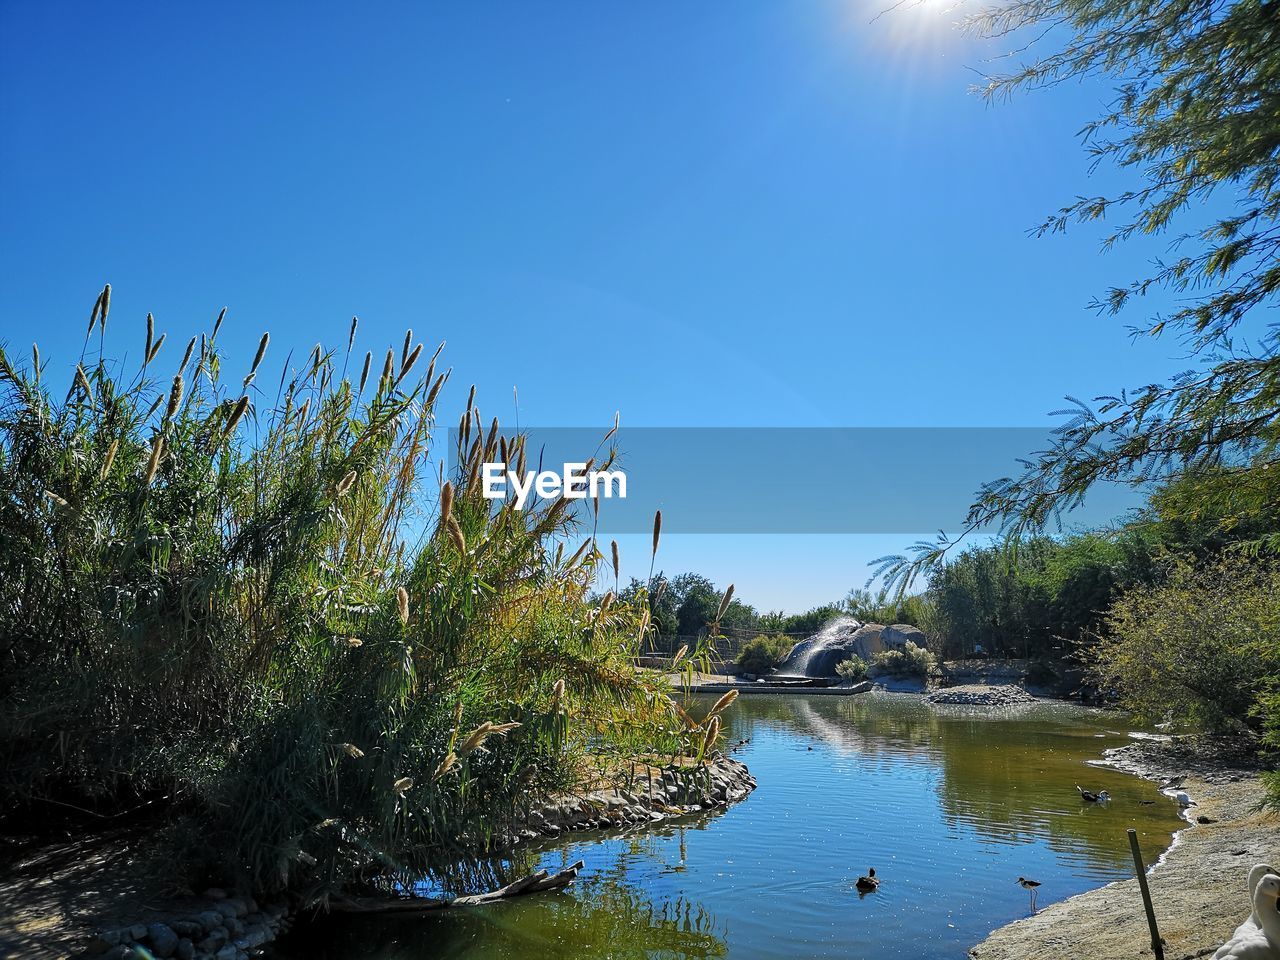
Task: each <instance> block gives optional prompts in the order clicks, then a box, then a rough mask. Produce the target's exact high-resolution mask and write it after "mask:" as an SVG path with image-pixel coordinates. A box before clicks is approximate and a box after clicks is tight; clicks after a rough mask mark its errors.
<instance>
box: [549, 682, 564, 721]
mask: <svg viewBox="0 0 1280 960" xmlns="http://www.w3.org/2000/svg"><path fill="white" fill-rule="evenodd" d="M563 705H564V678H563V677H561V678H560V679H559V680H557V681H556V682H555V684H554V685H553V686H552V687H551V711H550V712H551V713H559V712H560V708H561V707H562V706H563Z"/></svg>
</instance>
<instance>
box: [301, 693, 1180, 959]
mask: <svg viewBox="0 0 1280 960" xmlns="http://www.w3.org/2000/svg"><path fill="white" fill-rule="evenodd" d="M731 714H732V723H731V729H730V731H729V736H730V742H733V741H737V740H739V739H743V738H746V739H748V740H749V742H748V743H747V744H746V745H745V746H743V747H742V748H741V749H739V750H738V751H737V752H736V753H735V756H737V757H739V758H740V759H742V760H744V761H746V763H747V764H748V765H749V766H750V767H751V770H752V772H753V773H754V774H755V776H756V778H757V780H758V781H759V784H760V786H759V789H757V790H756V791H755V793H753V794H752V795H751V797H750V798H749V799H747V800H746V801H744V802H742V803H739V804H736V805H734V806H732V807H730V808H729V809H727V810H723V811H718V812H716V813H714V814H704V815H699V816H696V817H689V818H686V819H684V820H681V821H678V822H676V823H671V824H665V825H659V826H657V827H654V828H648V829H645V830H643V831H640V832H636V833H630V834H626V835H614V836H608V837H606V838H604V839H601V835H598V834H595V835H592V834H579V835H576V836H572V835H571V836H569V837H567V838H563V839H561V840H559V841H557V842H555V843H552V844H548V845H547V846H546V847H544V848H540V856H541V861H542V865H543V866H546V867H548V868H554V867H558V866H564V865H567V864H569V863H572V862H573V861H574V860H577V859H582V860H585V861H586V869H585V870H584V871H583V873H582V876H581V878H580V879H579V881H578V882H576V883H575V884H574V885H573V886H572V887H570V888H569V889H568V890H567V891H565V892H563V893H556V894H546V895H541V896H533V897H528V898H524V899H519V900H513V901H510V902H507V903H500V904H495V905H492V906H487V907H483V908H476V909H471V910H456V911H449V912H446V913H442V914H438V915H432V916H428V917H425V918H416V919H396V920H387V919H377V920H360V921H351V920H346V919H344V920H336V919H335V920H331V921H328V922H324V923H320V924H316V925H313V926H310V927H308V928H306V929H304V930H301V931H299V932H298V933H296V934H295V935H293V936H292V937H291V939H290V941H289V942H287V943H284V944H282V945H281V949H280V953H281V955H282V956H284V957H286V958H288V960H300V958H302V957H317V958H322V960H337V958H344V960H345V958H364V960H374V958H378V960H393V958H394V960H427V958H436V957H459V958H463V957H465V958H517V960H544V958H546V960H551V958H557V960H558V958H563V957H733V958H735V960H736V958H766V957H767V958H774V957H776V958H787V960H794V958H807V957H814V958H820V957H821V958H825V957H842V958H888V957H901V958H911V960H931V958H943V957H946V958H955V960H960V958H963V957H964V956H965V952H966V950H967V949H968V948H969V947H970V946H972V945H973V944H975V943H977V942H978V941H979V940H981V939H982V938H983V937H984V936H985V935H986V933H987V932H988V931H990V930H991V929H993V928H994V927H997V926H1000V925H1001V924H1004V923H1007V922H1008V921H1010V920H1014V919H1017V918H1019V917H1022V916H1025V915H1026V914H1027V912H1028V909H1027V908H1028V901H1027V894H1026V892H1025V891H1024V890H1022V888H1021V887H1019V886H1018V885H1017V882H1016V881H1017V878H1018V877H1019V876H1020V875H1022V876H1027V877H1032V878H1034V879H1037V880H1039V881H1041V882H1042V884H1043V886H1042V887H1041V888H1040V898H1039V905H1040V907H1044V906H1046V905H1047V904H1049V903H1051V902H1053V901H1054V900H1060V899H1063V898H1065V897H1069V896H1071V895H1073V894H1076V893H1079V892H1081V891H1084V890H1087V889H1090V888H1093V887H1097V886H1101V885H1102V884H1104V883H1107V882H1109V881H1111V880H1116V879H1120V878H1123V877H1127V876H1131V875H1132V871H1133V866H1132V860H1131V859H1130V855H1129V851H1128V845H1127V841H1126V837H1125V829H1126V828H1127V827H1135V828H1136V829H1137V830H1138V834H1139V836H1140V838H1141V840H1142V846H1143V852H1144V855H1145V856H1146V858H1147V860H1148V862H1150V861H1152V860H1154V859H1155V858H1156V857H1157V856H1159V854H1160V853H1161V852H1163V851H1164V849H1165V848H1166V847H1167V846H1168V844H1169V842H1170V838H1171V835H1172V833H1173V831H1175V830H1177V829H1178V827H1179V823H1180V821H1179V819H1178V816H1177V809H1176V807H1175V805H1174V804H1173V802H1172V801H1170V800H1168V799H1166V798H1165V797H1163V796H1162V795H1160V794H1159V793H1158V792H1157V791H1156V789H1155V788H1154V786H1153V785H1152V784H1150V783H1147V782H1145V781H1142V780H1138V779H1136V778H1132V777H1128V776H1125V775H1123V774H1120V773H1117V772H1114V771H1111V770H1106V769H1099V768H1096V767H1090V766H1087V765H1086V761H1088V760H1095V759H1097V758H1098V757H1099V756H1100V755H1101V752H1102V750H1103V749H1105V748H1106V747H1110V746H1115V745H1118V744H1120V743H1123V742H1124V741H1125V739H1126V737H1127V733H1128V728H1126V727H1123V726H1117V725H1116V724H1117V723H1120V721H1119V720H1118V719H1117V718H1116V717H1115V715H1114V714H1107V713H1101V712H1097V711H1092V710H1088V709H1085V708H1082V707H1076V706H1070V705H1064V704H1034V705H1030V706H1024V707H1015V708H1008V709H1006V710H1004V711H1001V712H996V713H990V712H983V711H981V710H975V709H970V708H963V707H930V706H928V705H926V704H924V703H922V702H921V701H920V700H919V698H918V697H912V696H909V695H902V694H881V693H874V694H867V695H862V696H855V697H824V696H803V695H799V696H785V697H781V696H778V697H775V696H752V697H742V698H740V699H739V700H738V702H737V703H736V704H735V705H734V707H733V708H732V710H731ZM1076 783H1081V784H1083V785H1085V786H1086V787H1090V788H1093V789H1098V790H1102V789H1105V790H1108V791H1109V792H1110V793H1111V795H1112V797H1113V798H1114V799H1113V800H1112V802H1111V803H1110V804H1109V805H1107V806H1105V807H1098V806H1095V805H1093V804H1086V803H1083V802H1082V801H1081V799H1080V797H1079V795H1078V794H1077V793H1076V789H1075V784H1076ZM1142 801H1148V802H1147V803H1143V802H1142ZM1150 801H1154V802H1150ZM871 866H874V867H875V868H876V872H877V874H878V875H879V876H880V877H881V878H882V882H881V886H880V889H879V890H878V891H876V892H875V893H872V894H869V895H866V896H859V894H858V892H857V890H855V889H854V881H855V880H856V879H857V878H858V876H859V875H860V874H862V873H865V872H866V869H867V867H871Z"/></svg>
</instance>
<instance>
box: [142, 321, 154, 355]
mask: <svg viewBox="0 0 1280 960" xmlns="http://www.w3.org/2000/svg"><path fill="white" fill-rule="evenodd" d="M155 333H156V318H155V317H153V316H152V315H151V314H149V313H148V314H147V345H146V346H145V347H144V348H143V350H142V358H143V364H144V365H145V363H146V361H147V358H149V357H150V356H151V344H152V343H154V342H155Z"/></svg>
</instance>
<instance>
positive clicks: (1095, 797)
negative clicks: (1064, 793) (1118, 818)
mask: <svg viewBox="0 0 1280 960" xmlns="http://www.w3.org/2000/svg"><path fill="white" fill-rule="evenodd" d="M1076 789H1077V790H1079V791H1080V796H1081V797H1083V798H1084V799H1085V801H1087V802H1088V803H1106V802H1107V801H1108V800H1110V799H1111V794H1109V793H1107V791H1105V790H1099V791H1098V792H1097V793H1094V792H1093V791H1092V790H1086V789H1085V788H1084V787H1082V786H1080V784H1078V783H1077V784H1076Z"/></svg>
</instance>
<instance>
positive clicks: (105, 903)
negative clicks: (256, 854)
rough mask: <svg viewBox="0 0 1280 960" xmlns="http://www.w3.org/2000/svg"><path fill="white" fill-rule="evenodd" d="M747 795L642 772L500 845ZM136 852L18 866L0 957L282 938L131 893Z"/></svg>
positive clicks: (564, 801) (108, 848) (219, 951)
mask: <svg viewBox="0 0 1280 960" xmlns="http://www.w3.org/2000/svg"><path fill="white" fill-rule="evenodd" d="M755 787H756V781H755V778H754V777H752V775H751V772H750V771H749V770H748V769H747V767H746V765H745V764H743V763H741V762H739V761H737V760H734V759H732V758H730V757H727V756H724V755H722V754H720V753H716V754H714V755H713V756H712V758H711V760H710V761H709V762H708V763H705V764H693V763H684V764H669V765H666V766H661V767H657V766H648V767H645V768H644V769H643V771H642V772H641V773H639V774H635V775H632V776H630V777H628V778H626V780H625V781H624V782H623V783H622V784H621V785H617V786H607V785H603V784H602V785H599V786H598V787H597V788H596V789H592V790H589V791H586V792H583V793H581V794H575V795H570V796H560V797H555V798H552V799H550V800H547V801H545V802H543V803H540V804H537V805H536V806H534V807H533V808H532V809H531V810H530V811H529V812H528V813H527V814H526V815H525V816H524V818H523V822H522V823H521V825H520V826H518V827H517V828H516V829H514V830H513V831H512V832H511V833H510V834H509V835H508V836H507V837H506V838H505V841H506V844H507V845H508V846H515V845H517V844H521V843H526V842H532V841H535V840H538V841H540V840H545V839H549V838H554V837H558V836H561V835H563V834H566V833H573V832H578V831H588V830H616V829H619V828H622V829H636V830H640V829H643V828H644V827H645V826H648V825H649V824H652V823H655V822H659V821H662V820H667V819H671V818H675V817H681V816H686V815H689V814H694V813H698V812H701V811H705V810H713V809H717V808H723V807H727V806H728V805H729V804H731V803H735V802H737V801H739V800H742V799H744V798H745V797H746V796H747V795H748V794H750V793H751V791H752V790H754V789H755ZM136 846H137V845H136V844H135V843H134V842H133V839H132V838H128V837H125V836H123V835H122V836H120V837H119V838H115V839H111V838H103V839H102V840H101V842H100V843H98V844H96V845H94V847H93V852H92V853H89V852H88V851H89V849H90V846H89V845H87V844H86V845H76V846H75V847H74V848H70V847H68V848H66V849H63V848H49V849H48V850H46V851H40V852H38V853H36V854H35V855H33V856H31V857H30V858H28V859H27V860H26V861H25V862H23V863H19V864H17V865H16V869H15V870H14V871H13V875H12V876H10V877H8V878H5V879H4V881H3V882H0V955H4V956H22V957H24V960H45V958H48V960H63V958H69V957H93V958H97V960H125V958H137V960H141V958H143V957H156V958H161V960H167V958H179V960H248V958H249V957H251V956H253V955H255V954H257V953H260V952H261V949H262V947H263V946H265V945H266V944H267V943H269V942H271V941H272V940H273V939H275V938H276V937H277V936H278V935H280V934H281V933H282V932H284V931H285V930H287V929H288V927H289V925H290V922H291V919H290V912H289V909H288V908H287V907H286V905H285V904H284V903H276V904H267V905H262V904H258V903H256V902H255V901H254V900H253V899H252V898H251V897H248V896H244V895H237V894H235V893H228V892H226V891H223V890H218V889H212V890H207V891H205V892H204V894H202V895H200V896H191V895H189V894H186V895H180V896H175V895H173V894H172V893H169V894H168V895H165V893H164V892H163V887H164V885H163V884H160V885H158V887H157V885H153V886H152V887H151V888H150V889H139V888H138V881H139V877H146V876H147V873H148V867H147V866H146V864H147V862H148V861H147V860H146V858H145V856H144V855H143V854H141V853H140V851H138V850H137V849H136ZM170 889H171V887H170ZM65 890H74V896H73V897H68V896H66V895H65V894H63V893H62V892H61V891H65ZM69 901H70V902H69ZM144 951H145V952H144Z"/></svg>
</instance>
